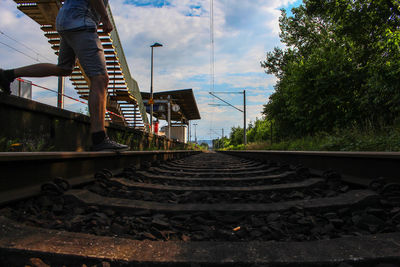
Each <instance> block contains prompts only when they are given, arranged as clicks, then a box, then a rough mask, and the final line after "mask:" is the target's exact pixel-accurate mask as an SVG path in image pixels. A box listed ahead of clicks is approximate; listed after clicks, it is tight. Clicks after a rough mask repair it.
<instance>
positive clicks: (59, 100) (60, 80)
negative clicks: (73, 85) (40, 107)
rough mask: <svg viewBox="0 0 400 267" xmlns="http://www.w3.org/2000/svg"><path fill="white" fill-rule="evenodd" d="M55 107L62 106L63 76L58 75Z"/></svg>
mask: <svg viewBox="0 0 400 267" xmlns="http://www.w3.org/2000/svg"><path fill="white" fill-rule="evenodd" d="M57 107H58V108H62V109H63V108H64V77H63V76H59V77H58V96H57Z"/></svg>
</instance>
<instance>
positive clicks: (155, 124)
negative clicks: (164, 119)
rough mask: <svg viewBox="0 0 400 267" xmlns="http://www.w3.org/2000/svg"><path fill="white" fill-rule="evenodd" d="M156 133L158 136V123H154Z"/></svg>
mask: <svg viewBox="0 0 400 267" xmlns="http://www.w3.org/2000/svg"><path fill="white" fill-rule="evenodd" d="M154 133H155V134H158V121H155V122H154Z"/></svg>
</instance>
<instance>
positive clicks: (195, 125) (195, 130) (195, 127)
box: [193, 123, 197, 144]
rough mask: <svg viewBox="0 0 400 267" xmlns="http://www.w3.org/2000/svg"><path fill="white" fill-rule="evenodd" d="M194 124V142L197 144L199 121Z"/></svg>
mask: <svg viewBox="0 0 400 267" xmlns="http://www.w3.org/2000/svg"><path fill="white" fill-rule="evenodd" d="M193 125H194V143H195V144H197V123H193Z"/></svg>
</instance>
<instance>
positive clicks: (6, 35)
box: [0, 30, 52, 62]
mask: <svg viewBox="0 0 400 267" xmlns="http://www.w3.org/2000/svg"><path fill="white" fill-rule="evenodd" d="M0 34H1V35H3V36H5V37H7V38H8V39H10V40H12V41H14V42H16V43H18V44H20V45H22V46H23V47H25V48H26V49H28V50H30V51H32V52H34V53H35V54H36V56H38V57H39V56H40V57H42V58H44V59H46V60H47V61H52V60H51V59H49V58H47V57H45V56H43V55H42V54H40V53H39V52H38V51H36V50H35V49H33V48H32V47H29V46H27V45H26V44H24V43H22V42H21V41H18V40H16V39H15V38H13V37H11V36H10V35H8V34H6V33H4V32H3V31H2V30H0ZM14 50H15V49H14ZM31 58H32V57H31ZM35 60H36V61H38V62H40V60H39V59H35Z"/></svg>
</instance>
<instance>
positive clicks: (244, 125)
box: [243, 90, 247, 145]
mask: <svg viewBox="0 0 400 267" xmlns="http://www.w3.org/2000/svg"><path fill="white" fill-rule="evenodd" d="M243 130H244V136H243V139H244V144H245V145H247V136H246V90H243Z"/></svg>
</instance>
